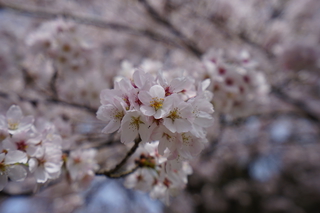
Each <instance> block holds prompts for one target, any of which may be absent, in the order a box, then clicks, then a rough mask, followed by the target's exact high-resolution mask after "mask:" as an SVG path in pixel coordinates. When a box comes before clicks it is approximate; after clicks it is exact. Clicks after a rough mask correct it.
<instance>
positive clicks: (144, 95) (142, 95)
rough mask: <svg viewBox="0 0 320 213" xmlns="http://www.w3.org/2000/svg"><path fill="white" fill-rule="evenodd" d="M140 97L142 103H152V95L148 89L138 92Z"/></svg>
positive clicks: (147, 104)
mask: <svg viewBox="0 0 320 213" xmlns="http://www.w3.org/2000/svg"><path fill="white" fill-rule="evenodd" d="M138 98H139V100H140V101H141V103H143V104H144V105H146V106H149V105H150V101H151V100H152V97H151V96H150V94H149V93H148V92H146V91H140V92H139V94H138Z"/></svg>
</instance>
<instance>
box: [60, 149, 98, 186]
mask: <svg viewBox="0 0 320 213" xmlns="http://www.w3.org/2000/svg"><path fill="white" fill-rule="evenodd" d="M96 154H97V150H95V149H85V150H82V149H76V150H73V151H71V152H70V154H69V156H67V157H66V159H65V162H66V163H65V165H66V170H67V177H68V181H69V182H70V183H71V184H72V186H73V187H74V188H76V189H77V188H80V189H83V188H86V187H87V186H88V185H89V184H90V183H91V181H92V179H93V178H94V176H95V173H94V172H95V171H97V170H98V169H99V166H98V164H97V162H96V160H95V157H96Z"/></svg>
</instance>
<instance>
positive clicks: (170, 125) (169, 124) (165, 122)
mask: <svg viewBox="0 0 320 213" xmlns="http://www.w3.org/2000/svg"><path fill="white" fill-rule="evenodd" d="M163 125H164V126H165V127H167V129H169V130H170V131H171V132H173V133H175V132H176V127H175V124H174V122H173V121H172V120H171V119H170V118H164V119H163Z"/></svg>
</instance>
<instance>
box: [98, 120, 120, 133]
mask: <svg viewBox="0 0 320 213" xmlns="http://www.w3.org/2000/svg"><path fill="white" fill-rule="evenodd" d="M120 124H121V122H120V120H111V121H110V122H109V123H108V125H107V126H106V127H105V128H103V130H102V132H103V133H106V134H109V133H113V132H115V131H117V130H118V129H119V128H120Z"/></svg>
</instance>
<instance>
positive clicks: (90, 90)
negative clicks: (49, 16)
mask: <svg viewBox="0 0 320 213" xmlns="http://www.w3.org/2000/svg"><path fill="white" fill-rule="evenodd" d="M87 40H88V39H87V38H86V37H84V36H83V35H81V33H80V29H79V27H78V26H77V25H75V24H74V23H72V22H69V21H66V20H64V19H57V20H53V21H48V22H44V23H43V24H42V25H40V27H39V28H38V29H37V30H35V31H33V32H32V33H31V34H30V35H29V36H28V37H27V38H26V41H25V43H26V45H27V47H28V50H29V51H31V52H34V53H35V54H34V55H30V56H28V58H27V59H26V60H25V61H24V66H25V67H26V70H27V71H28V74H29V75H30V76H32V77H33V78H34V80H36V81H37V83H38V84H42V85H43V86H44V87H46V86H47V85H49V82H50V80H52V79H53V78H54V73H55V72H56V71H57V73H56V76H57V81H56V82H55V85H56V90H57V93H58V96H59V97H60V98H61V99H63V100H67V101H68V102H72V103H78V104H83V105H89V106H93V107H98V106H99V92H100V91H101V90H102V89H103V88H105V87H106V85H107V84H108V82H107V80H106V79H105V78H104V76H103V74H102V72H101V67H100V65H99V61H98V59H99V58H100V55H99V51H96V52H95V54H94V53H93V51H92V50H93V49H94V45H91V44H89V43H88V42H87ZM75 88H76V89H75Z"/></svg>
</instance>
